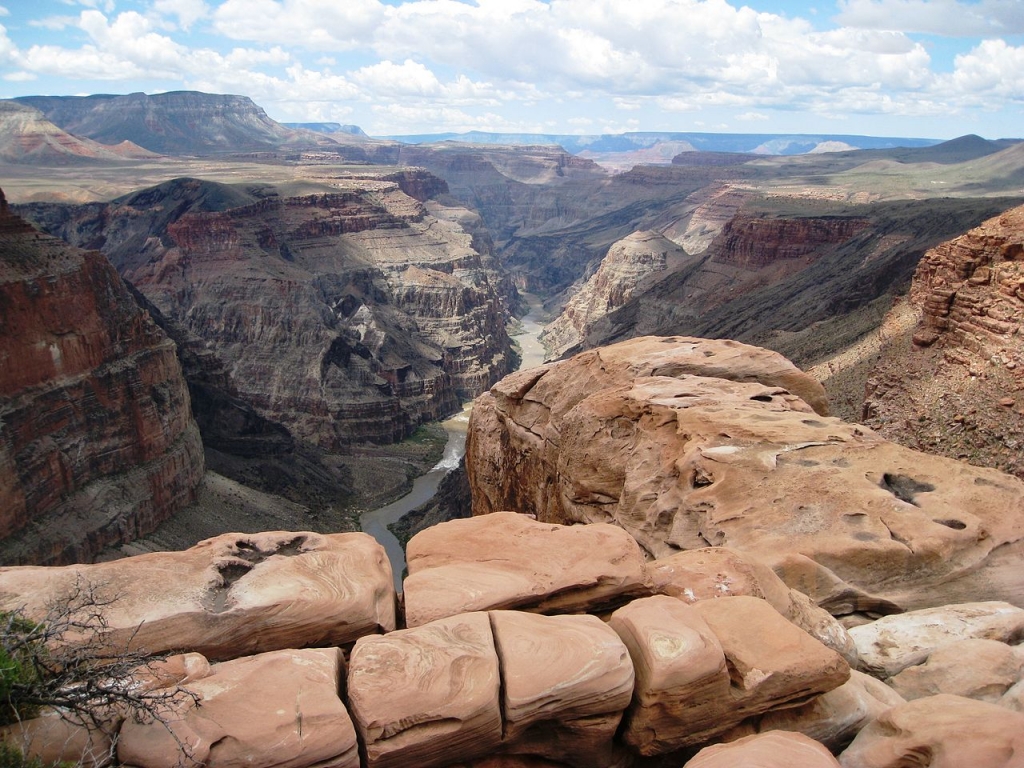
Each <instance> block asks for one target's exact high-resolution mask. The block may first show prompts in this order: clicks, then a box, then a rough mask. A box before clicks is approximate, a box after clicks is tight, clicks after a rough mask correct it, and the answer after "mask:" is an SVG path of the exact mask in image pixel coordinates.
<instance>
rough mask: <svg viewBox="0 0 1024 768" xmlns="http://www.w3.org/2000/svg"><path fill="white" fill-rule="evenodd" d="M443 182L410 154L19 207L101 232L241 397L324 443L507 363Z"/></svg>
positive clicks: (491, 297) (405, 415)
mask: <svg viewBox="0 0 1024 768" xmlns="http://www.w3.org/2000/svg"><path fill="white" fill-rule="evenodd" d="M444 190H445V187H444V183H443V182H441V181H440V180H439V179H437V178H436V177H433V176H431V175H429V174H427V173H424V172H422V171H419V172H417V171H406V172H400V173H397V174H392V175H390V176H379V177H367V178H350V179H347V180H340V181H338V182H336V190H335V191H333V192H325V193H323V194H316V195H309V196H304V197H291V198H286V197H282V196H280V195H278V194H277V193H276V191H274V190H268V189H266V188H256V189H251V188H250V189H244V188H242V189H238V188H232V187H225V186H223V185H217V184H212V183H207V182H199V181H196V180H187V179H185V180H176V181H173V182H168V183H166V184H164V185H161V186H159V187H156V188H153V189H150V190H144V191H141V192H139V193H136V194H134V195H130V196H128V197H126V198H122V199H119V200H118V201H115V202H114V203H111V204H103V205H90V206H82V207H64V206H46V205H33V206H26V207H25V208H24V210H25V211H26V215H30V216H32V217H33V218H34V219H35V220H37V221H39V222H40V224H41V225H42V226H44V227H46V228H47V229H48V230H49V231H51V232H53V233H55V234H59V235H60V236H62V237H64V238H66V239H68V240H69V241H71V242H79V243H83V244H87V245H89V246H92V247H98V248H101V249H102V250H103V251H104V252H105V253H106V254H107V255H108V256H109V257H110V258H111V260H112V261H113V262H114V264H115V265H116V266H117V267H118V269H119V270H120V271H121V273H122V274H123V275H124V276H125V277H127V278H128V279H129V280H130V281H131V282H132V283H134V284H135V285H136V286H137V287H138V289H139V290H140V291H141V292H142V293H143V294H145V296H146V297H147V298H148V299H149V300H150V301H152V302H153V304H155V305H156V306H157V308H158V309H159V310H160V311H161V312H162V313H163V314H164V315H165V316H167V317H168V318H169V319H170V320H172V321H173V322H175V323H177V324H179V325H180V326H182V327H183V328H184V329H185V330H186V331H187V332H188V333H189V334H192V335H194V336H196V337H197V338H199V339H201V340H202V341H203V342H204V343H205V344H206V345H207V347H208V349H209V350H210V351H211V352H212V353H213V354H214V355H216V356H217V357H218V358H219V360H220V361H221V362H222V364H223V365H224V367H225V369H226V370H227V371H228V373H229V377H230V381H231V384H232V385H233V387H234V389H235V390H236V391H237V393H238V396H239V397H240V398H242V400H244V401H245V402H247V403H248V404H249V405H251V406H253V407H254V408H256V410H257V411H258V412H259V413H260V414H261V415H262V416H263V417H264V418H267V419H270V420H271V421H273V422H276V423H279V424H283V425H284V426H285V427H287V429H288V430H289V431H290V432H291V434H292V435H293V436H294V437H297V438H301V439H303V440H308V441H311V442H313V443H316V444H318V445H320V446H321V447H323V448H326V449H332V450H333V449H337V448H339V447H341V446H343V445H346V444H349V443H351V442H354V441H371V442H391V441H395V440H400V439H402V438H404V437H407V436H408V435H409V434H411V432H412V431H413V429H415V428H416V426H417V425H419V424H421V423H423V422H425V421H429V420H434V419H437V418H439V417H441V416H443V415H447V414H449V413H452V412H453V411H454V410H455V409H456V407H457V404H458V402H459V401H460V400H462V399H468V398H471V397H473V396H475V395H476V394H478V393H479V392H480V391H482V390H483V389H485V388H486V387H488V386H489V385H490V384H492V383H493V382H494V381H495V380H497V378H499V377H500V376H502V375H503V374H505V373H507V372H508V371H509V370H510V369H511V368H510V366H511V364H512V361H511V350H510V342H509V338H508V336H507V334H506V332H505V328H504V318H505V309H504V304H503V300H502V297H501V296H500V295H499V291H500V289H501V287H502V284H501V280H500V278H499V276H498V275H497V274H496V273H495V272H494V270H493V268H492V264H491V262H490V260H489V256H488V254H487V253H486V252H484V253H481V252H480V251H479V250H477V246H478V245H481V244H482V245H486V243H485V242H483V241H481V240H480V239H479V238H478V237H474V235H472V234H470V232H468V231H467V228H470V229H472V227H473V217H472V216H471V215H470V214H469V213H468V212H467V211H465V210H464V209H459V208H452V207H449V206H444V205H442V204H440V203H438V202H436V201H435V200H434V199H433V198H434V197H435V196H437V195H438V194H441V193H443V192H444Z"/></svg>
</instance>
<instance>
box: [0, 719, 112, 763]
mask: <svg viewBox="0 0 1024 768" xmlns="http://www.w3.org/2000/svg"><path fill="white" fill-rule="evenodd" d="M116 726H117V722H116V720H115V721H114V722H113V723H111V724H110V727H111V728H112V729H113V730H112V731H111V732H116ZM0 743H4V744H10V745H12V746H14V747H17V748H18V749H20V750H21V752H22V754H23V755H25V756H26V757H28V758H34V759H37V760H39V761H40V764H41V765H48V766H49V765H58V764H62V763H64V764H69V765H70V764H73V765H75V766H81V768H93V766H104V765H108V764H109V763H111V762H112V761H113V759H114V742H113V740H112V739H111V737H110V735H108V734H107V733H104V731H103V729H100V728H95V727H92V724H89V723H82V722H76V721H74V720H72V719H68V718H66V717H62V716H61V715H60V714H59V713H58V712H56V711H55V710H52V709H50V710H44V711H43V713H42V714H41V715H40V716H39V717H34V718H32V719H31V720H23V721H21V722H19V723H14V724H12V725H7V726H4V727H3V728H0Z"/></svg>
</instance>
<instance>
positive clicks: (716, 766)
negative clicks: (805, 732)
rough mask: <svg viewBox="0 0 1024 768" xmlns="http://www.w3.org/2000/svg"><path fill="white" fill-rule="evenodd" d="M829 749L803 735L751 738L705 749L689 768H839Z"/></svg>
mask: <svg viewBox="0 0 1024 768" xmlns="http://www.w3.org/2000/svg"><path fill="white" fill-rule="evenodd" d="M838 766H839V763H838V762H837V761H836V759H835V758H834V757H832V755H831V754H830V753H829V751H828V750H827V749H825V747H823V746H822V745H821V744H819V743H818V742H816V741H814V740H813V739H810V738H808V737H806V736H801V734H799V733H784V732H781V731H779V732H774V733H766V734H763V735H754V736H747V737H746V738H743V739H740V740H739V741H734V742H732V743H730V744H716V745H714V746H711V747H705V748H704V749H702V750H701V751H700V752H698V753H697V756H696V757H695V758H693V760H690V761H689V762H688V763H686V766H685V768H838Z"/></svg>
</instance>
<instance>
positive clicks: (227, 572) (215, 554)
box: [0, 531, 395, 660]
mask: <svg viewBox="0 0 1024 768" xmlns="http://www.w3.org/2000/svg"><path fill="white" fill-rule="evenodd" d="M89 590H92V591H93V592H94V593H95V595H96V596H97V598H98V599H100V600H101V602H106V603H107V604H105V605H104V606H103V609H102V612H103V616H104V619H105V620H106V623H107V627H108V631H107V632H106V633H105V638H106V640H107V641H108V642H109V643H110V644H111V645H112V646H113V647H115V648H124V647H126V646H131V647H132V648H138V649H144V650H145V651H147V652H149V653H164V652H168V651H179V650H188V651H197V652H199V653H202V654H203V655H205V656H207V657H208V658H210V659H215V660H218V659H229V658H235V657H238V656H245V655H251V654H253V653H259V652H262V651H268V650H274V649H279V648H301V647H307V646H329V645H346V644H351V643H353V642H355V641H356V639H357V638H359V637H361V636H363V635H367V634H373V633H377V632H382V631H389V630H392V629H394V628H395V591H394V583H393V581H392V577H391V566H390V564H389V563H388V560H387V557H386V555H385V554H384V550H383V548H382V547H381V546H380V545H379V544H377V542H376V541H374V540H373V539H372V538H371V537H370V536H367V535H366V534H363V533H339V534H331V535H322V534H318V533H308V532H306V533H293V532H284V531H276V532H268V533H257V534H225V535H223V536H217V537H215V538H212V539H207V540H206V541H202V542H200V543H199V544H197V545H196V546H195V547H192V548H191V549H187V550H184V551H182V552H155V553H152V554H146V555H138V556H136V557H131V558H125V559H123V560H115V561H111V562H106V563H97V564H94V565H73V566H65V567H61V568H40V567H31V566H25V567H12V568H2V569H0V607H2V608H3V609H4V610H11V609H13V608H17V607H21V606H24V608H25V611H26V613H27V615H28V616H29V617H32V618H42V617H43V616H44V615H45V613H46V610H47V607H48V606H49V605H51V604H53V603H54V602H60V601H62V600H67V599H68V598H69V596H71V595H74V594H80V593H82V592H83V591H89Z"/></svg>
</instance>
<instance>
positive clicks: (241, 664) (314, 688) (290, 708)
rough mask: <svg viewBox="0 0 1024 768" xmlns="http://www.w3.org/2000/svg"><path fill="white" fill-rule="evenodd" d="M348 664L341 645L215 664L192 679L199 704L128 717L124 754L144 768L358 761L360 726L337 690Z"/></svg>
mask: <svg viewBox="0 0 1024 768" xmlns="http://www.w3.org/2000/svg"><path fill="white" fill-rule="evenodd" d="M343 667H344V658H343V656H342V653H341V651H340V650H339V649H337V648H310V649H306V650H283V651H272V652H269V653H262V654H259V655H257V656H248V657H245V658H240V659H234V660H232V661H226V662H223V663H220V664H215V665H213V666H212V667H211V670H210V674H209V675H208V676H207V677H204V678H202V679H200V680H194V681H192V682H190V683H188V685H187V686H186V687H187V688H188V690H190V691H192V692H193V693H194V694H195V695H196V696H197V697H198V699H199V706H194V705H193V706H188V707H184V708H183V709H182V711H180V712H178V713H177V715H176V716H168V717H167V718H166V720H165V722H150V723H138V722H134V721H132V720H128V721H126V722H125V724H124V725H123V726H122V728H121V733H120V735H119V738H118V742H117V757H118V760H120V761H121V762H122V763H126V764H128V765H132V766H138V768H174V766H176V765H180V764H182V763H184V764H188V760H189V759H191V760H194V761H195V762H196V763H197V764H201V765H204V766H209V768H217V767H218V766H222V767H226V766H242V765H244V766H252V767H253V768H271V767H273V768H307V766H313V765H316V766H324V767H325V768H326V766H330V767H331V768H342V767H344V768H358V766H359V749H358V744H357V742H356V734H355V730H354V728H353V727H352V720H351V719H350V717H349V715H348V712H347V711H346V709H345V705H344V704H343V703H342V701H341V699H340V698H339V697H338V686H339V683H340V677H341V672H342V669H343ZM183 749H184V750H185V751H186V756H183V755H182V750H183Z"/></svg>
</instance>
